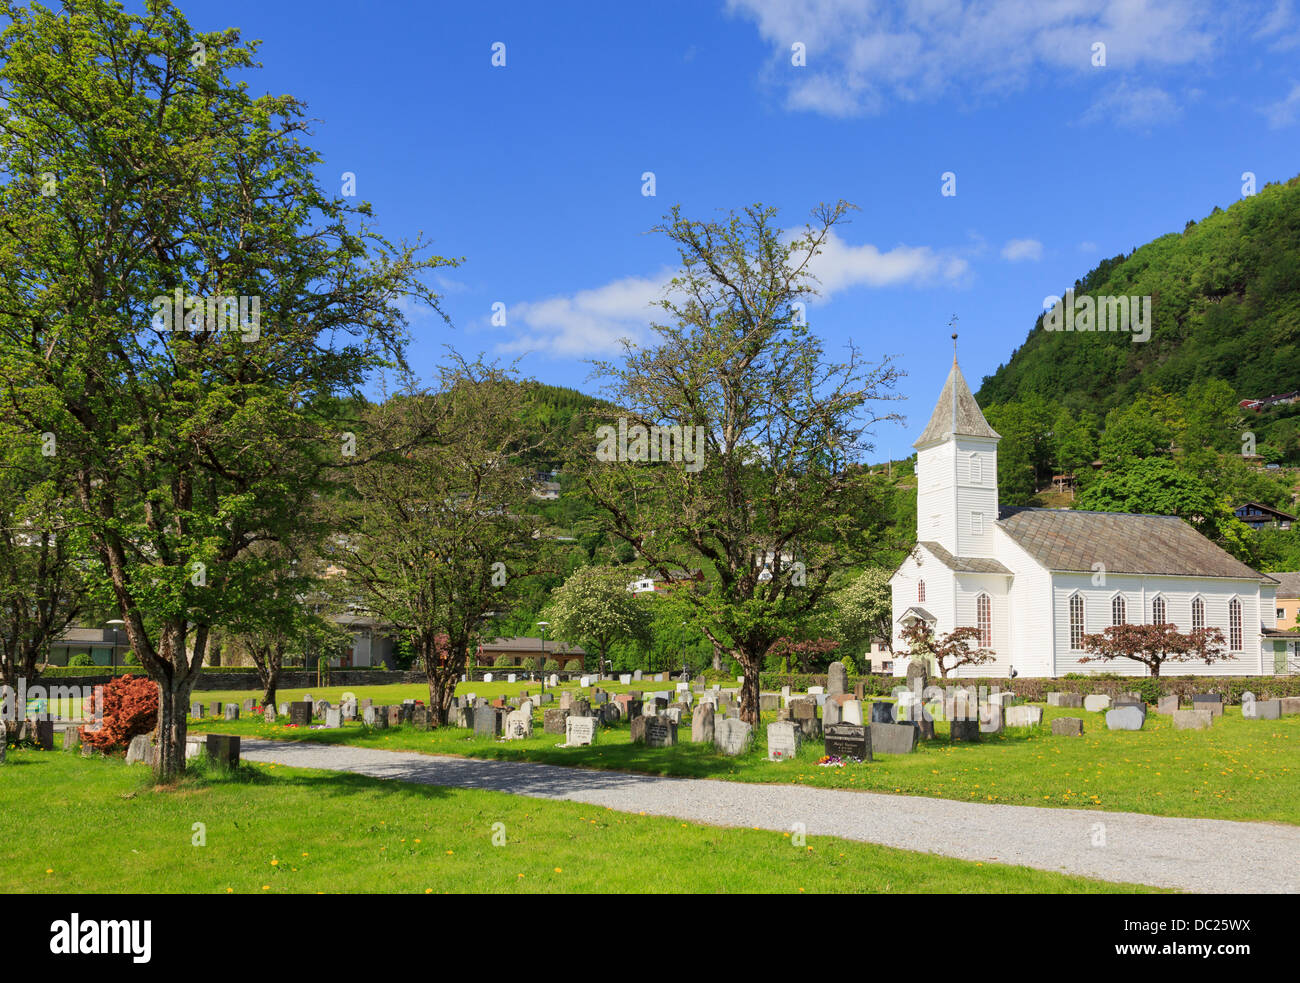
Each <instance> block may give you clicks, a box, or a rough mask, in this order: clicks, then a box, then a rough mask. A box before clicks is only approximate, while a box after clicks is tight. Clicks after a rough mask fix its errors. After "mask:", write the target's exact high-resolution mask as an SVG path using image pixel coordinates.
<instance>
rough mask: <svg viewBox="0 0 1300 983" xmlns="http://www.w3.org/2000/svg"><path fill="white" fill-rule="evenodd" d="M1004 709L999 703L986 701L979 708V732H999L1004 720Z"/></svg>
mask: <svg viewBox="0 0 1300 983" xmlns="http://www.w3.org/2000/svg"><path fill="white" fill-rule="evenodd" d="M1004 713H1005V711H1004V710H1003V709H1002V706H1001V704H998V703H986V704H984V706H982V707H980V709H979V725H980V733H981V734H1001V733H1002V727H1003V725H1004V724H1005V722H1006V718H1005V717H1004V716H1003V714H1004Z"/></svg>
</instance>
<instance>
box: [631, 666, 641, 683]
mask: <svg viewBox="0 0 1300 983" xmlns="http://www.w3.org/2000/svg"><path fill="white" fill-rule="evenodd" d="M632 681H633V682H637V683H639V682H641V670H640V669H636V670H634V671H633V673H632Z"/></svg>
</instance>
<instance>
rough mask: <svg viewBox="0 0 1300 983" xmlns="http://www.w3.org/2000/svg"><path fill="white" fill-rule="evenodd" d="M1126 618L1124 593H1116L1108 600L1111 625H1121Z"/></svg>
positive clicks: (1126, 608)
mask: <svg viewBox="0 0 1300 983" xmlns="http://www.w3.org/2000/svg"><path fill="white" fill-rule="evenodd" d="M1127 620H1128V606H1127V605H1126V604H1125V603H1124V595H1123V594H1116V595H1115V597H1114V599H1113V600H1112V601H1111V602H1110V623H1111V624H1112V625H1122V624H1124V623H1125V622H1126V621H1127Z"/></svg>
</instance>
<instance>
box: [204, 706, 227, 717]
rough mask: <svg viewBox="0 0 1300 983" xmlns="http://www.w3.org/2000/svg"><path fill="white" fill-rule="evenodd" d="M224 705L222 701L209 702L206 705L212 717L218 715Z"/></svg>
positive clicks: (223, 708)
mask: <svg viewBox="0 0 1300 983" xmlns="http://www.w3.org/2000/svg"><path fill="white" fill-rule="evenodd" d="M225 706H226V705H225V704H224V703H211V704H209V705H208V712H209V713H210V714H212V716H214V717H220V716H221V714H222V711H223V710H225Z"/></svg>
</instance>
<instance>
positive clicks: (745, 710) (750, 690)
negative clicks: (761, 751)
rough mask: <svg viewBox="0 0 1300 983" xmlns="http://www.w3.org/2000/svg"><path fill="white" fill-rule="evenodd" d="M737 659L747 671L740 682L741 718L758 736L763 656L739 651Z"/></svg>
mask: <svg viewBox="0 0 1300 983" xmlns="http://www.w3.org/2000/svg"><path fill="white" fill-rule="evenodd" d="M736 661H737V662H739V663H740V668H741V669H742V670H744V673H745V681H744V682H743V683H741V684H740V719H741V720H743V721H745V723H747V724H749V725H750V726H751V727H753V728H754V731H755V734H754V736H755V738H757V736H758V733H757V732H758V724H759V709H758V706H759V701H758V694H759V689H760V687H759V684H758V674H759V673H760V672H762V670H763V656H762V655H750V654H748V653H746V652H737V653H736Z"/></svg>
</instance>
